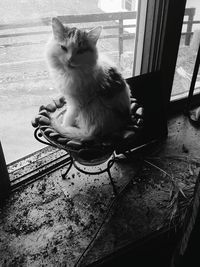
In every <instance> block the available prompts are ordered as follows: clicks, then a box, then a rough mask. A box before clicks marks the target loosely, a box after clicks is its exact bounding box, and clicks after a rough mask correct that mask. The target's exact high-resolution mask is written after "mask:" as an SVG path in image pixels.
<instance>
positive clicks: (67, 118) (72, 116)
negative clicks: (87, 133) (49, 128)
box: [62, 105, 78, 127]
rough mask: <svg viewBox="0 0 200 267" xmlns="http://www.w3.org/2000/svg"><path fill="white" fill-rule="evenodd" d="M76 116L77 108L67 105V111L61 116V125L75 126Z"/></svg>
mask: <svg viewBox="0 0 200 267" xmlns="http://www.w3.org/2000/svg"><path fill="white" fill-rule="evenodd" d="M77 116H78V110H77V108H76V107H75V106H72V105H69V106H68V107H67V111H66V113H65V114H64V116H63V121H62V126H63V127H68V126H76V118H77Z"/></svg>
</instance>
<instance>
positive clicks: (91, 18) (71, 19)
mask: <svg viewBox="0 0 200 267" xmlns="http://www.w3.org/2000/svg"><path fill="white" fill-rule="evenodd" d="M136 16H137V12H135V11H131V12H114V13H100V14H86V15H69V16H58V19H60V20H61V21H62V22H63V23H64V24H67V25H74V24H79V25H80V24H87V23H90V24H91V23H95V22H104V24H105V22H107V25H105V26H104V27H103V28H104V29H105V30H112V29H113V30H116V29H117V31H118V33H117V34H116V33H115V34H114V33H112V34H106V35H102V36H101V37H100V38H101V39H108V38H117V39H118V48H119V56H120V55H121V54H122V53H123V41H124V40H126V39H133V38H134V37H135V33H129V32H128V31H125V29H127V28H133V27H136V24H128V25H127V24H124V21H125V20H132V19H136ZM50 24H51V18H50V17H48V18H41V19H37V20H32V21H30V20H29V21H23V22H20V23H9V24H1V25H0V39H2V38H14V37H24V36H33V35H42V34H49V33H50V32H51V29H50ZM79 27H80V26H79ZM41 28H46V29H45V30H41ZM91 28H92V27H91V26H90V27H85V28H84V29H87V30H89V29H91ZM30 29H31V31H30ZM6 30H9V31H10V30H13V31H15V30H17V32H11V33H7V32H6ZM2 31H3V33H1V32H2ZM5 41H6V40H5ZM38 43H40V42H33V41H26V42H12V43H11V44H8V43H6V42H5V43H2V44H1V45H0V47H8V46H24V45H33V44H38Z"/></svg>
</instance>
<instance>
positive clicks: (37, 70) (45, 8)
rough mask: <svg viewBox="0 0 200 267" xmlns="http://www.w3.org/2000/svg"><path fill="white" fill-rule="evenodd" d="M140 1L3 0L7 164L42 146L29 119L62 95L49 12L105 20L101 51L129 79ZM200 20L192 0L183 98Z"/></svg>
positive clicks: (2, 116) (2, 108) (2, 123)
mask: <svg viewBox="0 0 200 267" xmlns="http://www.w3.org/2000/svg"><path fill="white" fill-rule="evenodd" d="M138 1H140V0H74V1H69V0H15V1H13V0H1V1H0V140H1V143H2V146H3V150H4V153H5V158H6V162H7V164H8V163H10V162H13V161H15V160H17V159H19V158H21V157H23V156H25V155H27V154H30V153H32V152H34V151H36V150H38V149H40V148H42V145H41V144H40V143H39V142H38V141H36V140H35V139H34V136H33V132H34V129H33V127H32V126H31V119H32V118H33V117H34V115H35V114H37V112H38V109H39V107H40V105H42V104H47V103H48V102H49V101H50V100H51V99H52V98H55V97H56V96H58V95H59V92H57V91H56V90H55V88H53V85H52V81H51V80H50V78H49V74H48V70H47V67H46V63H45V59H44V50H45V43H46V42H47V40H48V38H49V36H50V34H51V26H50V21H51V17H54V16H62V19H63V21H64V22H65V23H66V24H68V25H70V26H72V25H73V26H76V27H79V28H86V29H90V28H92V27H94V26H97V25H102V26H103V32H102V35H101V39H100V40H99V42H98V47H99V51H100V52H101V53H104V54H105V55H106V56H107V57H109V59H111V60H112V61H113V62H114V63H115V64H116V65H117V66H118V68H119V69H120V71H121V72H122V74H123V75H124V77H125V78H127V77H131V76H132V75H133V63H134V46H135V33H136V19H137V14H138V9H137V7H138ZM141 1H142V0H141ZM199 23H200V1H199V0H188V1H187V7H186V16H185V23H184V24H183V29H182V32H183V34H182V39H181V43H180V49H179V58H178V61H177V69H176V74H175V78H174V87H173V96H176V95H177V96H178V97H181V94H182V93H183V92H184V93H186V92H187V91H188V89H189V82H190V79H191V75H192V70H193V66H194V60H195V55H196V51H197V49H196V43H197V42H198V36H199V34H198V29H200V24H199ZM194 32H197V33H195V36H196V37H195V38H196V39H197V41H194V40H193V35H194ZM192 40H193V41H192ZM191 44H192V46H191ZM197 83H198V80H197ZM198 88H199V85H198V84H197V90H198Z"/></svg>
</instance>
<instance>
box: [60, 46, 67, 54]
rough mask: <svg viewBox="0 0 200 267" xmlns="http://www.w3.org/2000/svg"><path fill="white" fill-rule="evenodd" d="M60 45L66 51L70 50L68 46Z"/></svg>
mask: <svg viewBox="0 0 200 267" xmlns="http://www.w3.org/2000/svg"><path fill="white" fill-rule="evenodd" d="M60 47H61V48H62V50H63V51H65V52H67V51H68V50H67V47H65V46H64V45H61V46H60Z"/></svg>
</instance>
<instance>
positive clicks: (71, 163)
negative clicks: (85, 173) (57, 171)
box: [61, 158, 73, 179]
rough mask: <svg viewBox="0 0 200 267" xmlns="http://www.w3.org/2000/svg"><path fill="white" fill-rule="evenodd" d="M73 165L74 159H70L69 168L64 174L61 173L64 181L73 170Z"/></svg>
mask: <svg viewBox="0 0 200 267" xmlns="http://www.w3.org/2000/svg"><path fill="white" fill-rule="evenodd" d="M72 165H73V159H72V158H70V160H69V162H68V163H67V166H68V167H67V169H66V170H63V172H62V173H61V175H62V178H63V179H66V176H67V174H68V172H69V171H70V170H71V167H72Z"/></svg>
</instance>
